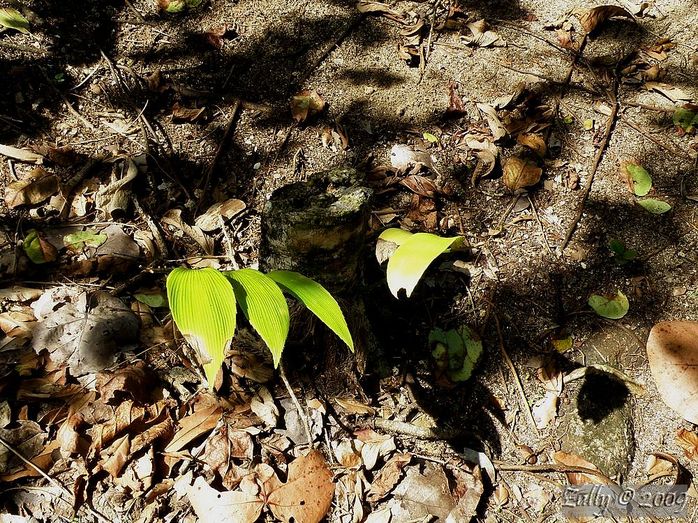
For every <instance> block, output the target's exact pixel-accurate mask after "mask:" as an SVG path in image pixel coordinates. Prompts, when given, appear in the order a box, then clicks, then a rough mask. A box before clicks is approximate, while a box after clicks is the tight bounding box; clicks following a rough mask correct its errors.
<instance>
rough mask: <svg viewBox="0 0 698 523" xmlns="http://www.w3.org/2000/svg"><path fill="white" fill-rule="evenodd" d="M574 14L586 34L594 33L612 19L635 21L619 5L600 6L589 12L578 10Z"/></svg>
mask: <svg viewBox="0 0 698 523" xmlns="http://www.w3.org/2000/svg"><path fill="white" fill-rule="evenodd" d="M572 14H574V15H575V16H576V17H577V18H579V23H580V24H582V29H584V31H585V32H586V33H592V32H594V30H595V29H597V28H598V27H600V26H601V25H602V24H603V23H604V22H605V21H606V20H608V19H610V18H629V19H630V20H634V18H633V15H631V14H630V13H629V12H628V11H626V10H625V9H623V8H622V7H618V6H617V5H600V6H597V7H593V8H591V9H589V10H584V9H581V8H577V9H575V10H574V11H572Z"/></svg>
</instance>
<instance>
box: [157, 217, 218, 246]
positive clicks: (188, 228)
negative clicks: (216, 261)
mask: <svg viewBox="0 0 698 523" xmlns="http://www.w3.org/2000/svg"><path fill="white" fill-rule="evenodd" d="M162 223H164V224H166V225H170V226H172V227H174V228H175V230H181V231H182V232H183V233H184V234H186V235H187V236H189V237H190V238H191V239H192V240H194V241H195V242H196V243H197V244H199V246H200V247H201V248H202V249H203V251H204V252H205V253H206V254H213V247H214V242H213V238H211V237H210V236H208V235H206V234H204V232H203V230H202V229H201V227H198V226H196V225H193V226H192V225H189V224H187V223H186V222H185V221H184V218H182V211H181V209H170V210H169V211H167V212H166V213H165V214H164V216H163V217H162Z"/></svg>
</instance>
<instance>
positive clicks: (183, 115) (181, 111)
mask: <svg viewBox="0 0 698 523" xmlns="http://www.w3.org/2000/svg"><path fill="white" fill-rule="evenodd" d="M205 110H206V108H205V107H183V106H181V105H180V104H179V102H175V103H174V105H173V106H172V119H173V120H183V121H185V122H195V121H196V120H198V119H199V118H200V117H201V115H202V114H204V111H205Z"/></svg>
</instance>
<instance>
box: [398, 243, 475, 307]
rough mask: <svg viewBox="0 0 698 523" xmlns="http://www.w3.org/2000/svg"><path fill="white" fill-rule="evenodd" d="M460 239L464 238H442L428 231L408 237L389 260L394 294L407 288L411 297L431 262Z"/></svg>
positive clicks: (406, 291)
mask: <svg viewBox="0 0 698 523" xmlns="http://www.w3.org/2000/svg"><path fill="white" fill-rule="evenodd" d="M459 240H460V241H462V240H463V239H462V238H460V237H458V236H456V237H453V238H442V237H440V236H437V235H435V234H429V233H426V232H418V233H416V234H413V235H412V236H411V237H410V238H407V239H406V240H405V241H404V243H403V244H402V245H400V246H399V247H398V248H397V249H396V250H395V253H394V254H393V255H392V257H391V258H390V260H389V261H388V273H387V276H388V287H389V288H390V292H392V293H393V296H395V297H396V298H397V297H398V293H399V292H400V289H405V293H406V294H407V297H408V298H409V297H410V295H411V294H412V291H413V290H414V288H415V286H416V285H417V282H419V279H420V278H421V277H422V274H424V271H426V270H427V267H429V265H430V264H431V262H433V261H434V260H435V259H436V257H437V256H439V255H440V254H442V253H444V252H446V251H447V250H448V249H449V248H450V247H451V246H452V245H453V244H454V243H456V242H457V241H459Z"/></svg>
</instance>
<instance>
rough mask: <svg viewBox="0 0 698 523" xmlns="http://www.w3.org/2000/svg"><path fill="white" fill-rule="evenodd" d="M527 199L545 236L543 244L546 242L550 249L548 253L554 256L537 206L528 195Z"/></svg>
mask: <svg viewBox="0 0 698 523" xmlns="http://www.w3.org/2000/svg"><path fill="white" fill-rule="evenodd" d="M526 197H527V198H528V203H530V204H531V209H533V215H534V216H535V217H536V221H537V222H538V226H539V227H540V232H541V234H542V235H543V242H545V246H546V247H547V248H548V253H549V254H550V255H552V254H553V250H552V249H551V248H550V244H549V243H548V237H547V236H546V235H545V229H544V228H543V222H541V221H540V216H538V210H537V209H536V206H535V204H534V203H533V200H532V199H531V196H530V195H528V194H527V195H526Z"/></svg>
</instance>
